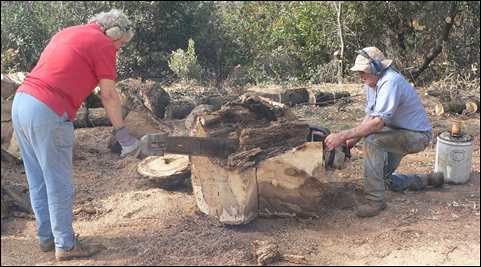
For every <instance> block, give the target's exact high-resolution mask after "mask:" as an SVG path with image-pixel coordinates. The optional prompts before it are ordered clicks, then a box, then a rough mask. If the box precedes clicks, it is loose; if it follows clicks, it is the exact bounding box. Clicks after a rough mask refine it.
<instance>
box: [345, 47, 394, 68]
mask: <svg viewBox="0 0 481 267" xmlns="http://www.w3.org/2000/svg"><path fill="white" fill-rule="evenodd" d="M362 50H363V51H364V52H366V54H367V55H369V57H370V58H372V59H373V60H378V61H379V62H380V63H381V68H382V69H381V70H384V69H386V68H387V67H389V66H391V64H392V60H391V59H386V58H385V57H384V54H383V53H382V52H381V50H379V49H377V48H376V47H366V48H363V49H362ZM369 61H370V60H369V58H367V57H366V56H364V55H362V54H360V55H358V56H357V57H356V61H355V62H354V66H353V67H352V68H351V70H352V71H362V72H367V73H373V70H372V68H371V65H370V64H369Z"/></svg>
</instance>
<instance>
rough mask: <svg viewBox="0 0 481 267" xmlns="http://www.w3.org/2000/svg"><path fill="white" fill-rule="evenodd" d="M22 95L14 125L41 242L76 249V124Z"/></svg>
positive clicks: (15, 105)
mask: <svg viewBox="0 0 481 267" xmlns="http://www.w3.org/2000/svg"><path fill="white" fill-rule="evenodd" d="M67 118H68V117H67V114H64V116H58V115H57V114H56V113H55V112H53V111H52V110H51V109H50V108H49V107H48V106H47V105H45V104H44V103H42V102H40V101H39V100H37V99H36V98H34V97H32V96H30V95H28V94H26V93H22V92H18V93H17V94H16V95H15V98H14V100H13V105H12V122H13V128H14V132H15V137H16V138H17V142H18V145H19V147H20V152H21V155H22V159H23V164H24V166H25V172H26V174H27V180H28V185H29V191H30V199H31V203H32V208H33V211H34V213H35V218H36V222H37V238H38V240H39V241H40V242H41V243H46V242H48V241H50V240H54V241H55V246H56V247H57V248H60V249H65V250H68V249H70V248H72V247H73V246H74V232H73V227H72V221H73V214H72V209H73V200H74V189H73V183H72V148H73V144H74V134H73V124H72V122H70V121H68V119H67Z"/></svg>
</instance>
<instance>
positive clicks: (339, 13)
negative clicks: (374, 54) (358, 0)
mask: <svg viewBox="0 0 481 267" xmlns="http://www.w3.org/2000/svg"><path fill="white" fill-rule="evenodd" d="M333 4H334V8H335V9H336V13H337V33H338V34H339V44H340V49H339V50H340V53H339V57H338V69H337V82H338V83H339V84H342V78H343V68H344V66H343V60H344V37H343V35H344V34H343V29H342V26H343V25H342V1H336V2H334V3H333Z"/></svg>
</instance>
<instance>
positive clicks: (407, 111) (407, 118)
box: [365, 68, 432, 132]
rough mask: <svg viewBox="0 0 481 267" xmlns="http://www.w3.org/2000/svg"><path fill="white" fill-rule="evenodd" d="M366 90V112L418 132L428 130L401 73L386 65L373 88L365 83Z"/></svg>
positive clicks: (390, 124) (416, 98)
mask: <svg viewBox="0 0 481 267" xmlns="http://www.w3.org/2000/svg"><path fill="white" fill-rule="evenodd" d="M365 90H366V94H367V105H366V109H365V111H366V113H367V115H368V116H370V117H381V118H383V120H384V124H385V125H386V126H388V127H392V128H402V129H407V130H412V131H418V132H430V131H432V124H431V121H430V120H429V118H428V116H427V114H426V111H425V110H424V106H423V104H422V103H421V99H420V98H419V96H418V95H417V93H416V90H415V89H414V87H412V85H411V84H410V83H409V82H408V81H406V79H404V77H403V76H402V75H401V74H399V73H397V72H396V71H394V70H393V69H391V68H388V69H387V70H385V71H384V73H383V75H382V76H381V78H380V79H379V80H378V81H377V84H376V88H375V89H373V88H371V87H369V86H365Z"/></svg>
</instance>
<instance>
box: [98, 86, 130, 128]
mask: <svg viewBox="0 0 481 267" xmlns="http://www.w3.org/2000/svg"><path fill="white" fill-rule="evenodd" d="M99 86H100V99H101V101H102V104H103V105H104V108H105V111H106V112H107V116H109V118H110V121H111V122H112V126H113V127H114V128H115V129H119V128H121V127H123V126H124V122H123V119H122V108H121V105H120V96H119V94H118V93H117V90H115V82H114V81H112V80H107V79H101V80H100V82H99Z"/></svg>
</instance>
